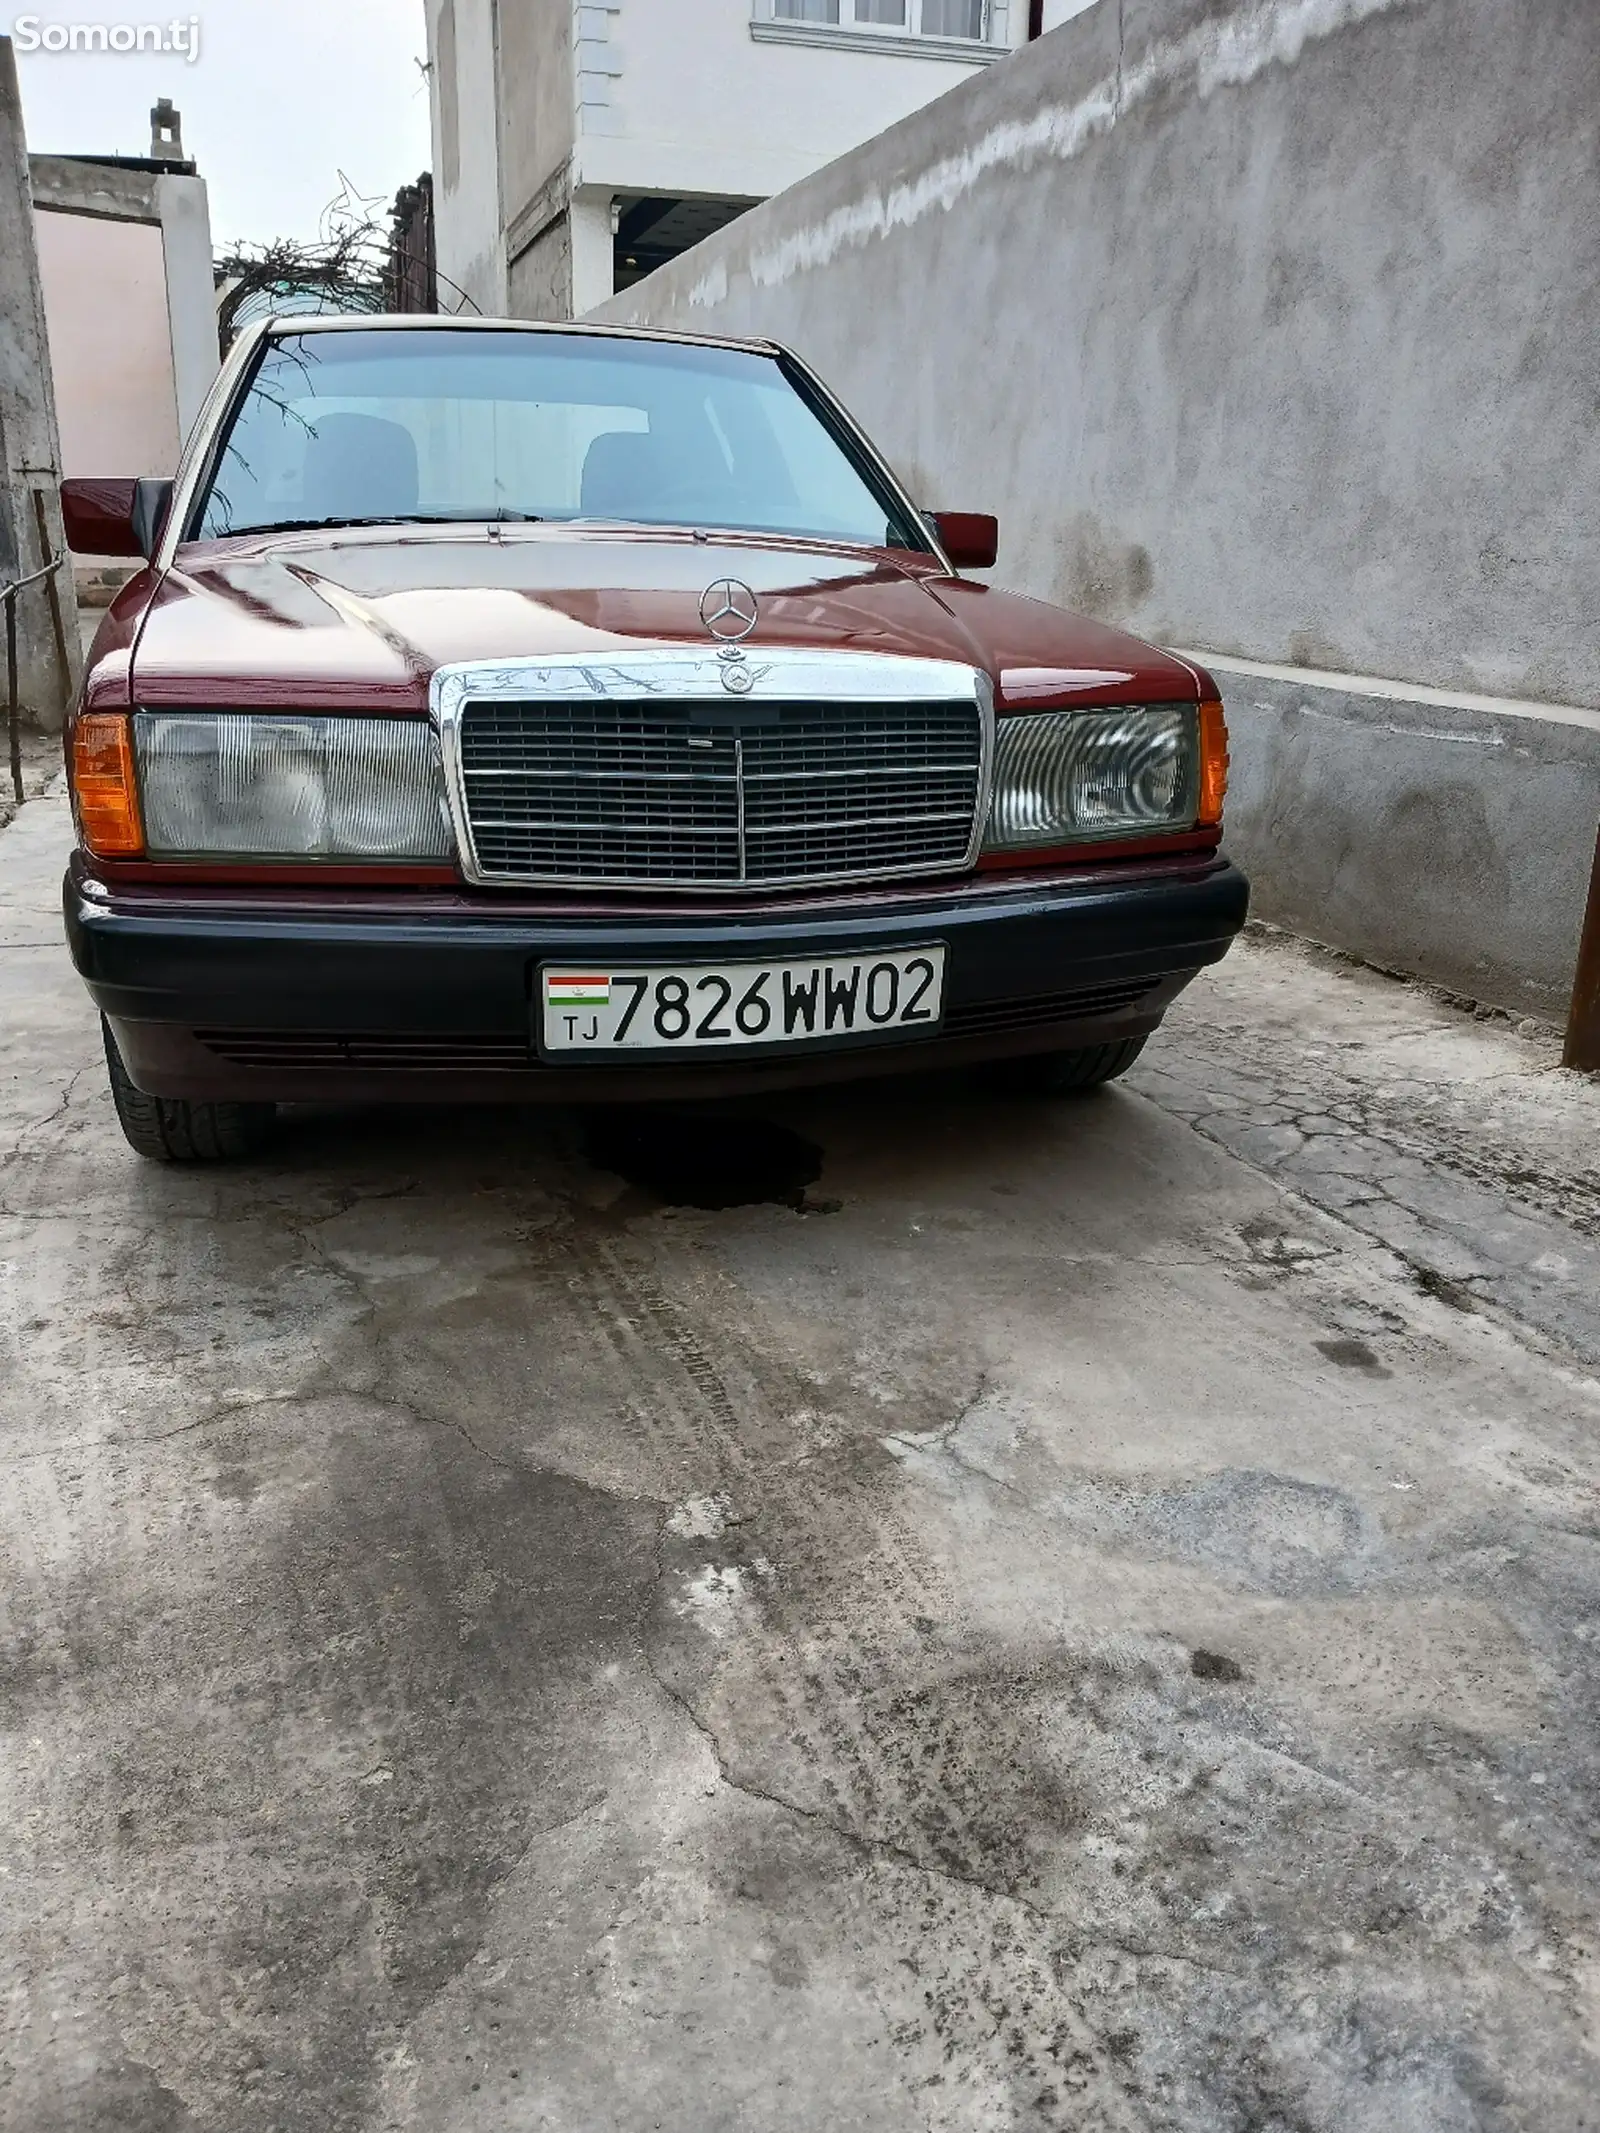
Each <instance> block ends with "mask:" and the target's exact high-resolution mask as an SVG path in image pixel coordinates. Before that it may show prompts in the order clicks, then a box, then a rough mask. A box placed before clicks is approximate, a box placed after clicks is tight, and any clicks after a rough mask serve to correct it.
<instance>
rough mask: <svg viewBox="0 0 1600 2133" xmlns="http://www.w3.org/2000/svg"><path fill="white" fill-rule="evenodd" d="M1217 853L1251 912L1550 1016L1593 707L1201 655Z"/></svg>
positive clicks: (1585, 811) (1591, 840) (1599, 743)
mask: <svg viewBox="0 0 1600 2133" xmlns="http://www.w3.org/2000/svg"><path fill="white" fill-rule="evenodd" d="M1213 669H1214V671H1215V673H1216V678H1217V681H1218V682H1219V684H1220V685H1221V688H1222V690H1223V694H1224V697H1225V700H1226V702H1227V706H1228V724H1229V728H1230V732H1231V737H1232V748H1233V778H1232V782H1231V785H1230V788H1229V795H1228V843H1229V847H1230V849H1231V850H1233V851H1234V852H1235V853H1236V854H1237V856H1238V857H1239V858H1240V859H1241V861H1242V862H1243V863H1244V865H1245V866H1246V867H1247V868H1248V870H1249V873H1250V878H1251V882H1252V885H1253V888H1254V893H1255V909H1256V911H1257V913H1258V914H1259V915H1260V916H1262V917H1266V918H1271V919H1272V920H1274V921H1275V922H1276V923H1277V924H1279V925H1283V926H1287V927H1289V928H1291V929H1292V930H1293V931H1295V932H1297V933H1305V934H1309V935H1310V936H1311V937H1312V938H1313V939H1316V940H1324V941H1328V942H1330V943H1331V944H1332V945H1333V946H1335V947H1339V948H1344V949H1347V950H1349V951H1351V952H1353V953H1355V954H1358V955H1361V956H1364V957H1365V958H1366V959H1367V960H1368V961H1370V962H1374V963H1377V964H1379V965H1381V966H1382V967H1383V968H1384V969H1387V970H1403V971H1415V972H1420V973H1421V974H1422V975H1424V976H1426V977H1428V978H1430V979H1432V980H1433V981H1434V982H1435V983H1436V984H1440V985H1445V986H1448V987H1449V988H1450V990H1452V991H1454V992H1460V993H1465V994H1466V995H1467V996H1468V997H1469V998H1471V999H1474V1000H1483V1001H1487V1002H1489V1003H1491V1004H1492V1005H1494V1006H1496V1007H1505V1008H1510V1009H1512V1010H1513V1011H1516V1012H1520V1013H1522V1014H1528V1015H1538V1016H1542V1017H1543V1018H1544V1019H1545V1020H1547V1021H1555V1022H1559V1021H1562V1020H1564V1019H1565V1016H1566V1011H1567V1003H1568V1000H1569V998H1570V996H1571V992H1572V975H1573V969H1574V965H1575V964H1576V961H1577V954H1578V935H1579V932H1580V930H1581V927H1582V923H1583V910H1584V901H1585V896H1586V892H1587V888H1588V880H1589V868H1590V864H1591V861H1592V859H1593V856H1594V848H1595V828H1596V824H1597V823H1600V711H1589V710H1583V709H1571V710H1568V711H1566V712H1564V713H1562V714H1561V715H1559V716H1557V715H1554V714H1553V712H1552V710H1551V708H1550V707H1548V706H1546V705H1540V704H1531V703H1522V704H1516V703H1512V702H1508V701H1507V700H1505V699H1503V698H1497V697H1471V696H1464V695H1453V694H1451V693H1450V692H1448V691H1446V690H1429V691H1419V690H1417V689H1415V688H1413V687H1407V686H1406V685H1403V684H1401V685H1392V686H1391V687H1389V688H1388V689H1384V688H1383V687H1382V685H1381V684H1378V683H1374V682H1373V681H1371V680H1369V679H1367V678H1365V677H1362V676H1358V675H1352V676H1317V675H1313V674H1308V673H1300V672H1296V671H1295V670H1294V669H1293V668H1289V667H1272V666H1269V665H1265V664H1257V663H1253V662H1249V661H1242V660H1229V661H1226V662H1224V661H1222V660H1217V659H1214V660H1213Z"/></svg>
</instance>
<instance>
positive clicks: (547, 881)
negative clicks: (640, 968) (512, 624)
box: [429, 643, 995, 896]
mask: <svg viewBox="0 0 1600 2133" xmlns="http://www.w3.org/2000/svg"><path fill="white" fill-rule="evenodd" d="M734 663H737V664H739V665H741V666H742V667H743V668H744V670H745V671H746V673H747V674H748V675H749V676H750V686H749V688H748V689H747V690H745V691H744V692H742V693H741V694H739V695H737V696H732V695H730V694H729V692H728V689H727V687H726V684H725V683H724V681H723V673H724V671H725V669H726V668H727V667H728V666H729V665H730V664H734ZM654 696H660V697H665V698H668V699H669V700H670V701H672V702H674V703H681V702H683V701H684V700H685V699H686V698H687V699H690V700H692V701H700V702H704V703H705V704H706V705H707V706H708V707H712V706H714V707H715V709H716V710H717V712H718V713H719V714H720V717H721V718H722V719H725V720H726V721H727V722H728V723H730V724H732V723H733V722H734V721H735V720H736V719H737V718H738V716H739V713H740V711H741V710H744V709H754V708H755V707H756V706H758V705H759V704H760V703H762V701H763V700H766V701H775V702H780V703H796V702H803V703H815V704H830V703H833V704H840V705H850V704H863V703H865V704H873V703H879V704H893V703H952V704H972V705H973V706H974V707H975V709H976V710H977V713H978V776H977V784H976V790H975V792H974V796H973V809H972V832H971V835H970V836H969V838H968V840H967V849H966V851H965V853H964V854H963V856H962V857H961V858H960V859H958V860H956V861H954V862H951V861H948V860H946V861H943V862H941V863H940V864H939V865H937V866H929V865H927V864H925V863H920V862H919V863H918V864H917V865H914V866H898V867H868V868H863V869H861V870H860V871H859V872H854V873H849V874H840V873H832V872H829V873H822V874H786V875H781V876H778V875H774V876H764V877H763V878H762V879H761V880H759V881H747V880H740V881H729V880H727V879H726V878H719V877H713V878H711V879H709V880H694V881H663V880H661V879H660V878H659V877H658V876H655V875H644V876H639V877H633V876H628V877H624V876H620V875H615V874H603V875H588V874H527V873H509V874H508V873H496V872H492V871H490V870H488V869H486V868H484V867H482V866H481V865H480V864H479V861H478V852H477V846H476V844H475V842H474V839H473V834H472V823H471V819H470V817H469V814H468V811H467V789H466V776H465V772H464V769H463V766H462V761H461V722H462V717H463V714H464V712H465V709H466V706H467V704H468V703H469V702H472V703H524V702H527V701H528V700H529V699H534V700H540V699H542V700H543V701H545V702H550V703H596V702H599V703H627V704H637V703H648V702H649V700H650V699H651V698H652V697H654ZM429 701H430V708H431V711H432V715H433V721H434V724H435V725H436V727H437V728H438V732H439V750H440V754H441V756H442V758H443V761H444V783H445V797H446V799H447V801H448V803H449V808H450V823H451V828H452V830H453V831H454V834H455V841H456V855H457V859H458V861H459V863H460V867H461V871H462V873H463V875H464V876H465V877H466V879H467V880H468V881H470V882H472V883H474V884H475V885H476V886H478V887H480V888H526V887H529V886H537V887H555V888H567V889H641V890H648V891H649V892H650V893H651V894H653V895H660V896H680V895H681V896H704V895H707V894H708V893H709V894H722V895H735V896H763V895H765V894H767V892H768V891H773V890H783V889H804V888H819V887H828V886H833V885H838V884H849V883H852V882H866V881H896V880H906V879H924V880H932V879H935V878H937V877H938V876H940V875H947V874H953V873H961V872H964V871H970V870H971V869H972V868H973V867H975V866H976V865H977V861H978V854H979V852H980V851H981V850H982V848H983V839H984V835H985V833H986V831H987V827H988V821H989V802H990V798H991V795H992V792H993V785H994V752H995V751H994V692H993V689H992V688H991V686H990V682H989V677H988V675H987V674H985V673H984V671H983V669H982V668H981V667H971V666H964V665H962V664H961V663H960V662H959V661H956V660H950V659H908V658H901V657H898V656H895V655H892V654H889V653H882V652H811V651H803V650H799V651H797V650H790V649H787V648H784V647H781V646H780V647H776V648H774V649H772V650H767V649H765V648H764V647H762V646H760V645H756V644H753V643H747V644H746V645H744V646H740V647H735V646H728V647H724V648H723V649H722V650H721V651H715V650H713V649H712V648H711V647H710V646H709V645H708V646H707V647H706V649H705V650H704V651H701V650H700V649H699V647H698V646H695V645H663V646H660V647H657V648H654V649H647V650H641V651H637V652H620V653H615V654H601V655H598V656H597V655H596V654H594V653H591V652H557V653H552V654H550V655H549V656H548V657H546V658H543V659H518V660H505V659H475V660H463V661H460V662H458V663H456V664H453V665H449V666H442V667H440V668H438V669H437V670H436V672H435V674H434V677H433V682H432V686H431V689H430V692H429ZM740 808H741V818H742V813H743V799H742V781H741V802H740ZM742 842H743V840H742V839H741V845H742Z"/></svg>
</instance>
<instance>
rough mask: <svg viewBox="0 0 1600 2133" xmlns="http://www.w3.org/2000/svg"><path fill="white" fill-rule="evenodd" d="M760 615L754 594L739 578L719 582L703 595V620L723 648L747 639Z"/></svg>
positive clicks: (720, 579)
mask: <svg viewBox="0 0 1600 2133" xmlns="http://www.w3.org/2000/svg"><path fill="white" fill-rule="evenodd" d="M760 614H761V609H760V606H759V604H758V603H757V600H756V596H755V594H754V593H753V592H752V591H751V590H750V588H749V586H748V585H746V584H744V583H743V582H742V581H741V580H740V579H738V578H717V579H716V580H715V581H714V582H713V583H712V584H710V585H708V586H707V587H706V589H705V591H704V592H703V593H702V594H701V595H700V620H701V621H702V622H703V623H704V624H705V626H706V628H707V629H708V630H709V631H710V632H711V634H712V636H713V637H718V638H720V639H721V640H722V642H723V643H724V644H737V643H738V642H739V641H740V639H741V638H744V637H748V636H749V634H750V632H751V631H752V630H753V629H754V628H755V626H756V623H757V621H758V620H759V618H760Z"/></svg>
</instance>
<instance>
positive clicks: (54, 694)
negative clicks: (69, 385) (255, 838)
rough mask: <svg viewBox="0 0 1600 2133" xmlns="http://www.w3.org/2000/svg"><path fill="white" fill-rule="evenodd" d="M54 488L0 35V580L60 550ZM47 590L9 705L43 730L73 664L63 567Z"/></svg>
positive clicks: (25, 202) (23, 614)
mask: <svg viewBox="0 0 1600 2133" xmlns="http://www.w3.org/2000/svg"><path fill="white" fill-rule="evenodd" d="M60 485H61V440H60V437H59V435H58V433H57V429H56V412H55V399H54V395H53V393H52V391H51V384H50V355H49V343H48V339H47V335H46V327H45V309H44V292H43V289H42V287H41V284H40V280H39V257H38V249H37V245H36V243H35V237H34V217H33V197H32V192H31V189H30V186H29V180H28V150H27V139H26V135H25V134H24V131H23V124H22V99H21V97H20V95H19V94H18V90H17V70H16V59H15V56H14V54H13V52H12V47H11V40H10V38H9V37H0V583H5V582H11V581H14V580H16V579H18V578H22V577H26V576H29V575H30V574H31V573H32V572H33V571H34V570H36V569H38V568H39V567H40V566H41V565H42V564H43V563H44V562H45V561H46V560H47V559H48V557H49V556H50V555H54V554H60V553H62V552H63V551H64V549H65V546H66V536H65V533H64V530H63V528H62V524H61V496H60ZM40 511H42V512H43V527H42V530H41V526H40V522H39V513H40ZM53 589H54V599H53V600H52V597H51V592H50V590H49V589H47V588H46V586H44V585H42V584H41V585H35V586H31V587H29V588H28V590H27V591H25V592H23V593H21V594H19V596H18V600H17V624H18V628H17V651H18V690H17V694H18V699H19V703H20V705H21V708H22V711H23V713H24V715H25V716H27V717H28V718H30V719H32V720H34V721H36V722H38V723H40V724H43V725H46V726H51V727H54V726H59V725H60V723H61V720H62V717H63V715H64V712H65V709H66V705H67V702H68V699H69V697H70V696H71V693H72V690H73V688H74V686H75V685H76V681H77V676H78V671H79V668H80V665H81V657H80V648H79V641H78V609H77V599H76V595H75V593H74V590H73V583H72V572H71V570H70V568H66V567H63V568H62V569H60V570H58V571H57V572H56V574H55V578H54V587H53ZM4 688H5V680H4V674H3V670H0V692H3V691H4ZM4 716H5V704H4V697H3V694H0V720H3V719H4Z"/></svg>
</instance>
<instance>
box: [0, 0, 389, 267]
mask: <svg viewBox="0 0 1600 2133" xmlns="http://www.w3.org/2000/svg"><path fill="white" fill-rule="evenodd" d="M174 5H176V6H180V7H186V8H187V7H193V9H194V12H195V14H196V16H197V18H198V22H199V39H198V42H199V56H198V57H197V58H196V59H195V60H194V61H193V62H192V63H190V62H189V61H188V60H187V59H185V58H183V57H182V56H179V55H178V54H175V53H163V54H155V53H151V52H148V51H145V52H136V53H126V54H120V53H115V52H105V53H101V52H85V51H77V52H62V53H59V54H56V53H50V52H47V51H43V50H37V51H32V52H29V51H25V50H23V49H22V46H23V44H24V43H25V42H26V41H27V38H28V35H29V33H28V32H27V31H26V30H25V29H24V28H23V27H22V25H24V24H26V23H27V21H28V19H29V18H30V17H31V18H34V19H35V20H36V21H37V23H38V24H39V25H40V27H41V29H42V27H43V26H44V25H45V24H71V23H82V24H105V25H107V26H108V27H109V26H111V25H133V26H138V25H141V24H154V23H161V24H163V25H166V24H170V23H171V22H173V21H181V22H187V21H188V19H189V16H188V13H187V12H186V13H185V14H184V15H181V16H178V15H174V14H169V12H168V9H169V8H170V7H173V6H174ZM6 31H9V32H10V33H11V35H12V38H13V41H14V42H15V43H16V45H17V47H18V49H17V73H18V76H19V78H20V80H21V83H22V107H23V113H24V117H25V119H26V122H27V128H28V146H29V147H30V148H31V149H33V150H35V151H42V152H44V153H49V154H55V155H67V154H71V153H73V152H74V151H76V152H77V153H79V154H84V155H146V154H148V153H149V148H150V107H151V105H152V104H153V103H154V102H155V101H156V99H157V98H158V97H161V96H169V97H171V99H172V101H173V102H174V103H175V104H176V105H177V107H178V109H179V110H180V111H181V112H182V114H183V145H184V150H185V152H186V153H187V154H188V155H190V156H192V157H193V158H194V159H195V161H196V162H197V163H198V164H199V166H200V175H201V176H202V177H203V178H204V179H205V181H206V184H207V186H208V187H209V190H210V197H211V234H212V238H213V240H214V242H215V244H216V246H217V248H218V249H219V250H221V249H223V248H225V247H226V246H227V245H228V244H229V243H230V242H233V241H235V240H237V239H241V238H244V239H252V240H257V241H260V240H265V239H267V238H272V237H300V238H309V237H314V236H315V235H316V233H317V221H318V217H319V215H320V214H321V212H322V209H323V208H324V207H325V206H326V204H327V203H328V201H329V200H331V199H332V198H333V196H334V195H335V194H336V193H337V192H338V191H339V190H340V180H339V173H340V172H341V171H343V172H344V173H345V174H346V176H348V178H349V179H350V182H351V184H352V185H353V186H354V187H355V189H356V190H357V191H358V192H360V193H364V194H376V195H379V196H380V197H381V199H382V201H383V203H384V205H385V207H387V204H388V202H389V201H390V200H391V199H392V198H393V196H394V194H395V192H396V190H397V189H398V188H399V187H400V186H401V185H405V184H408V183H409V182H410V181H411V180H412V179H413V178H415V177H416V175H417V174H418V172H419V171H423V170H426V169H427V168H428V165H429V161H430V151H429V145H428V95H427V83H426V81H425V80H424V78H423V74H422V70H421V65H420V62H421V61H422V60H423V59H424V58H425V57H426V51H425V43H426V40H425V36H424V31H423V19H422V0H0V33H4V32H6ZM185 41H187V39H185Z"/></svg>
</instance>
